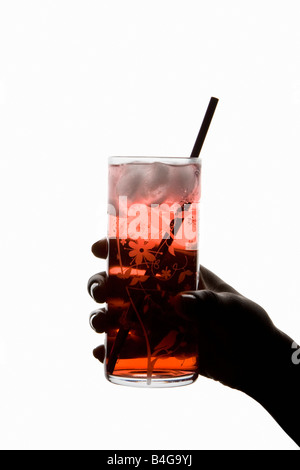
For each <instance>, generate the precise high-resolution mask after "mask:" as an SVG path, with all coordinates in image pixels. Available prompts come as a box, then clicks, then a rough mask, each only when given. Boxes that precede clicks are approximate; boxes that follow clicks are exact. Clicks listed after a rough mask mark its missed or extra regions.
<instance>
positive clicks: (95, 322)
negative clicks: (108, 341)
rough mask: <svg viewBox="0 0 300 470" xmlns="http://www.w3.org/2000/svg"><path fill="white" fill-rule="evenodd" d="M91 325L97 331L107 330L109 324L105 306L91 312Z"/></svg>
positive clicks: (103, 331)
mask: <svg viewBox="0 0 300 470" xmlns="http://www.w3.org/2000/svg"><path fill="white" fill-rule="evenodd" d="M90 325H91V327H92V328H93V330H95V331H96V333H105V332H107V330H108V326H109V325H108V321H107V311H106V309H105V308H99V309H97V310H94V311H93V312H92V313H91V314H90Z"/></svg>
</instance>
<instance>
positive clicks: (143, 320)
mask: <svg viewBox="0 0 300 470" xmlns="http://www.w3.org/2000/svg"><path fill="white" fill-rule="evenodd" d="M110 171H111V172H112V174H111V177H115V172H116V171H119V169H118V168H117V167H116V166H115V167H111V168H110ZM195 171H196V170H195ZM196 176H198V175H196ZM195 181H197V179H196V180H195ZM198 186H199V184H197V185H196V183H195V186H194V192H193V193H191V194H189V195H187V197H188V199H186V200H185V201H183V200H182V199H181V200H180V203H181V204H182V205H181V206H179V207H181V210H178V209H177V211H174V212H173V216H172V217H171V223H169V225H166V224H165V225H164V224H163V222H162V217H161V215H162V213H161V214H160V217H159V218H157V217H154V218H153V217H152V220H151V217H150V216H151V214H150V208H149V207H150V206H149V201H146V203H145V204H144V206H145V207H147V221H146V222H145V227H148V229H149V231H148V234H150V229H151V223H152V225H153V223H156V224H157V223H158V224H159V227H158V229H157V230H156V231H152V233H154V232H155V233H156V234H158V233H159V234H160V237H161V238H160V239H159V238H156V239H155V238H142V237H138V238H136V236H135V237H134V238H130V237H129V236H127V238H124V233H123V234H122V233H121V232H122V231H123V232H124V226H125V225H126V230H127V231H128V232H130V223H132V221H133V220H134V217H133V216H132V213H131V217H130V216H129V217H128V216H127V217H126V221H125V222H124V217H123V216H124V214H122V217H120V207H119V213H117V214H112V215H110V220H109V227H110V228H109V235H113V236H110V237H109V267H108V274H109V277H108V290H109V298H108V300H107V304H108V315H109V319H110V328H109V330H108V332H107V339H106V375H107V377H108V379H109V380H111V381H115V382H116V383H121V382H120V381H118V379H121V380H123V381H127V382H128V383H130V382H133V383H135V382H139V381H140V382H141V383H144V384H147V385H155V383H169V384H172V382H174V383H176V382H178V381H180V380H182V381H185V380H190V381H189V383H191V382H193V381H194V380H195V378H196V376H197V355H198V354H197V353H198V347H197V338H196V335H195V331H194V329H193V328H192V327H191V325H190V324H189V323H188V322H186V320H184V319H183V318H181V317H180V316H179V315H178V314H177V313H176V311H175V307H174V299H175V296H176V295H177V294H178V293H179V292H182V291H186V290H194V289H196V288H197V283H198V268H199V263H198V251H197V249H196V248H197V237H196V241H195V240H193V243H192V244H189V240H188V239H186V237H185V232H184V230H183V227H184V224H185V223H190V224H195V225H196V224H197V207H196V206H197V205H196V204H195V206H191V204H192V203H194V202H195V201H196V202H198V200H197V199H198V198H199V187H198ZM195 187H196V190H195ZM127 202H128V201H127ZM138 202H139V204H142V203H143V201H142V199H139V201H138ZM171 203H172V201H170V202H169V204H171ZM184 203H185V204H186V206H184ZM191 207H192V208H191ZM195 207H196V208H195ZM127 215H128V210H127ZM139 215H140V214H139ZM144 217H145V213H144ZM120 219H122V220H120ZM188 219H189V220H188ZM153 220H154V222H153ZM139 222H140V224H136V225H135V226H136V227H137V228H138V229H139V230H140V231H141V223H142V220H141V218H140V219H139ZM124 224H125V225H124ZM145 227H144V228H145ZM168 227H169V230H167V231H166V228H168ZM174 227H175V228H176V229H175V230H174ZM152 228H153V227H152ZM176 232H177V236H176ZM179 232H180V233H179ZM143 233H145V231H144V232H143ZM192 247H193V248H194V249H192Z"/></svg>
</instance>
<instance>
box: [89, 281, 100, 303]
mask: <svg viewBox="0 0 300 470" xmlns="http://www.w3.org/2000/svg"><path fill="white" fill-rule="evenodd" d="M97 287H99V284H98V282H93V284H92V285H91V287H90V294H91V296H92V297H93V299H94V300H95V295H94V289H96V288H97Z"/></svg>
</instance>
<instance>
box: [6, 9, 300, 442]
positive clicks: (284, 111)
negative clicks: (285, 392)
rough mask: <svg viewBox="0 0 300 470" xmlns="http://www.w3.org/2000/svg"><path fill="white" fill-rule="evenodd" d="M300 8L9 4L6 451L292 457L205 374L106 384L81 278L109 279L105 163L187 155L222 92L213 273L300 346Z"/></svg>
mask: <svg viewBox="0 0 300 470" xmlns="http://www.w3.org/2000/svg"><path fill="white" fill-rule="evenodd" d="M299 13H300V6H299V1H298V0H294V1H293V0H285V1H283V0H282V1H276V0H272V1H271V0H251V1H248V0H246V1H243V2H241V1H240V0H227V1H226V2H225V1H224V0H206V1H201V0H197V1H195V0H189V1H177V0H151V1H144V0H126V1H123V0H107V1H103V0H98V1H92V0H89V1H76V0H72V1H71V0H70V1H67V0H59V1H47V0H39V1H37V0H36V1H15V0H2V1H1V3H0V137H1V138H0V158H1V159H0V191H1V219H0V220H1V244H0V256H1V257H0V268H1V305H0V309H1V317H0V369H1V370H0V377H1V387H0V394H1V402H0V446H1V448H2V449H164V448H166V449H296V448H297V446H296V445H295V444H294V443H293V441H292V440H291V439H290V438H289V437H288V436H287V435H286V434H285V433H284V432H283V431H282V430H281V428H280V427H279V426H278V425H277V424H276V423H275V421H273V419H272V418H271V417H270V416H269V415H268V414H267V413H266V412H265V411H264V409H263V408H261V407H260V405H258V404H257V403H256V402H254V401H253V400H251V399H250V398H248V397H247V396H246V395H243V394H242V393H240V392H238V391H234V390H231V389H229V388H226V387H224V386H222V385H221V384H219V383H216V382H213V381H210V380H209V379H205V378H201V377H200V378H199V379H198V381H197V382H196V383H195V384H194V385H191V386H187V387H182V388H178V389H165V390H141V389H131V388H127V387H119V386H116V385H112V384H110V383H108V382H107V381H106V380H105V378H104V375H103V367H102V366H101V365H100V363H98V361H96V360H95V359H94V358H93V357H92V349H93V348H94V347H96V346H97V345H98V344H100V343H101V342H102V341H103V338H102V337H101V336H97V335H96V333H94V332H93V331H92V330H91V329H90V327H89V324H88V316H89V313H90V311H92V310H93V309H94V308H96V306H95V304H94V302H93V301H92V299H90V298H89V296H88V294H87V292H86V283H87V280H88V278H89V277H90V276H91V275H92V274H94V273H96V272H98V271H101V270H103V269H105V262H104V261H101V260H97V259H95V258H93V256H92V254H91V253H90V246H91V245H92V243H93V242H94V241H96V240H97V239H99V238H101V237H103V236H105V234H106V191H107V182H106V158H107V156H108V155H141V154H142V155H174V156H186V155H189V154H190V152H191V150H192V147H193V144H194V140H195V138H196V135H197V133H198V129H199V126H200V124H201V121H202V118H203V115H204V113H205V110H206V107H207V104H208V101H209V99H210V97H211V96H216V97H218V98H219V99H220V102H219V105H218V108H217V111H216V113H215V117H214V120H213V123H212V125H211V128H210V130H209V134H208V136H207V140H206V142H205V145H204V147H203V150H202V159H203V199H202V217H201V257H202V263H203V264H204V265H205V266H207V267H208V268H210V269H211V270H213V271H215V272H216V273H217V274H218V275H219V276H220V277H222V278H224V280H226V281H227V282H228V283H230V284H232V285H233V286H234V287H235V288H236V289H237V290H239V291H240V292H242V293H244V294H245V295H246V296H248V297H250V298H251V299H252V300H254V301H256V302H258V303H259V304H261V305H262V306H263V307H264V308H265V309H266V310H267V311H268V313H269V315H270V316H271V318H272V319H273V321H274V323H275V324H276V325H277V326H278V327H279V328H281V329H282V330H284V331H285V332H286V333H287V334H289V335H290V336H292V337H293V339H294V340H296V341H298V342H299V341H300V316H299V312H300V300H299V295H298V291H299V287H298V286H299V281H300V275H299V271H298V266H299V265H300V251H299V235H300V233H299V232H300V223H299V196H300V189H299V169H300V167H299V158H300V155H299V150H300V143H299V125H300V55H299V44H300V29H299ZM253 341H255V338H253ZM271 360H272V354H271V352H270V361H271ZM299 367H300V366H299ZM274 392H275V391H274ZM295 419H297V417H296V416H295Z"/></svg>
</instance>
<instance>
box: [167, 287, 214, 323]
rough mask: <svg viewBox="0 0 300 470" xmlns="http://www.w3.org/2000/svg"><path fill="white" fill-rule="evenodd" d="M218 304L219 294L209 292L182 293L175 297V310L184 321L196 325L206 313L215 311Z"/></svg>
mask: <svg viewBox="0 0 300 470" xmlns="http://www.w3.org/2000/svg"><path fill="white" fill-rule="evenodd" d="M219 302H220V299H219V294H217V293H215V292H213V291H211V290H199V291H191V292H182V293H180V294H178V295H177V296H176V297H175V309H176V312H177V313H178V315H180V316H181V317H182V318H184V319H185V320H188V321H190V322H197V324H198V323H199V321H200V320H201V318H202V319H203V318H204V317H206V314H207V313H208V312H212V311H213V310H216V308H217V306H218V305H219Z"/></svg>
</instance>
